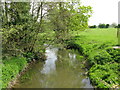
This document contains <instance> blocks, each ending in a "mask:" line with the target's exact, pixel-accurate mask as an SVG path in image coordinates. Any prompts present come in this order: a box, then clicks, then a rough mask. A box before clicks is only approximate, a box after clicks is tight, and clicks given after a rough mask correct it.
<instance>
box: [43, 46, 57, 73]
mask: <svg viewBox="0 0 120 90" xmlns="http://www.w3.org/2000/svg"><path fill="white" fill-rule="evenodd" d="M57 51H58V49H57V48H52V49H50V48H49V47H48V48H47V49H46V56H47V60H46V61H45V64H44V67H43V69H42V71H41V73H42V74H48V73H53V72H54V71H55V70H56V65H55V61H56V60H57V55H56V53H57Z"/></svg>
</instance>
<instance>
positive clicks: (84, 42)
mask: <svg viewBox="0 0 120 90" xmlns="http://www.w3.org/2000/svg"><path fill="white" fill-rule="evenodd" d="M116 33H117V29H115V28H107V29H99V28H96V29H87V30H85V31H83V32H75V33H74V36H73V37H74V38H73V39H72V40H71V41H70V42H69V46H70V47H72V46H75V45H76V46H77V47H79V48H80V52H81V53H82V54H83V55H84V56H85V57H86V58H87V59H86V61H87V62H88V69H89V76H90V79H91V81H92V83H93V84H94V85H95V86H96V87H98V88H116V87H119V85H120V73H119V70H120V66H119V65H120V49H113V46H116V45H117V44H118V38H117V35H116Z"/></svg>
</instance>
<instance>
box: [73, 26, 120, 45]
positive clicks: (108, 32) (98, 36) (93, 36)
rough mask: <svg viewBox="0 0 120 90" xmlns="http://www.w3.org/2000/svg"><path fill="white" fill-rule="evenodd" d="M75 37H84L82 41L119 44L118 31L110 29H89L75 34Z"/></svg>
mask: <svg viewBox="0 0 120 90" xmlns="http://www.w3.org/2000/svg"><path fill="white" fill-rule="evenodd" d="M74 35H75V36H80V37H82V41H84V40H85V41H86V39H87V41H88V42H89V41H90V42H91V41H95V42H97V43H98V42H100V43H104V42H111V43H112V44H117V43H118V39H117V29H115V28H108V29H98V28H96V29H87V30H85V31H82V32H75V34H74Z"/></svg>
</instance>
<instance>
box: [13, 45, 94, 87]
mask: <svg viewBox="0 0 120 90" xmlns="http://www.w3.org/2000/svg"><path fill="white" fill-rule="evenodd" d="M46 56H47V59H46V61H45V63H43V62H39V63H37V64H36V65H34V66H33V67H32V68H31V69H30V70H29V71H28V72H26V74H29V76H30V79H29V80H27V79H24V81H23V82H19V84H17V85H15V88H92V85H91V84H90V80H89V78H88V77H87V76H85V74H84V73H85V72H86V70H84V69H82V68H81V67H82V65H81V64H82V63H81V62H80V60H78V58H76V57H78V56H79V53H76V52H75V51H72V50H65V49H58V48H50V47H49V48H47V49H46ZM20 81H22V77H21V78H20Z"/></svg>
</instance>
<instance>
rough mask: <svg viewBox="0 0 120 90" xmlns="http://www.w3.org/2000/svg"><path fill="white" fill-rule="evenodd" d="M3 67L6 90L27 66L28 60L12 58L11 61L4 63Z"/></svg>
mask: <svg viewBox="0 0 120 90" xmlns="http://www.w3.org/2000/svg"><path fill="white" fill-rule="evenodd" d="M3 64H4V65H3V67H2V88H6V87H7V86H8V83H9V82H10V81H11V80H13V79H14V78H15V77H16V75H18V74H19V72H20V71H21V70H23V69H24V68H25V66H26V65H27V61H26V58H23V57H12V58H11V59H9V60H4V61H3Z"/></svg>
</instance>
